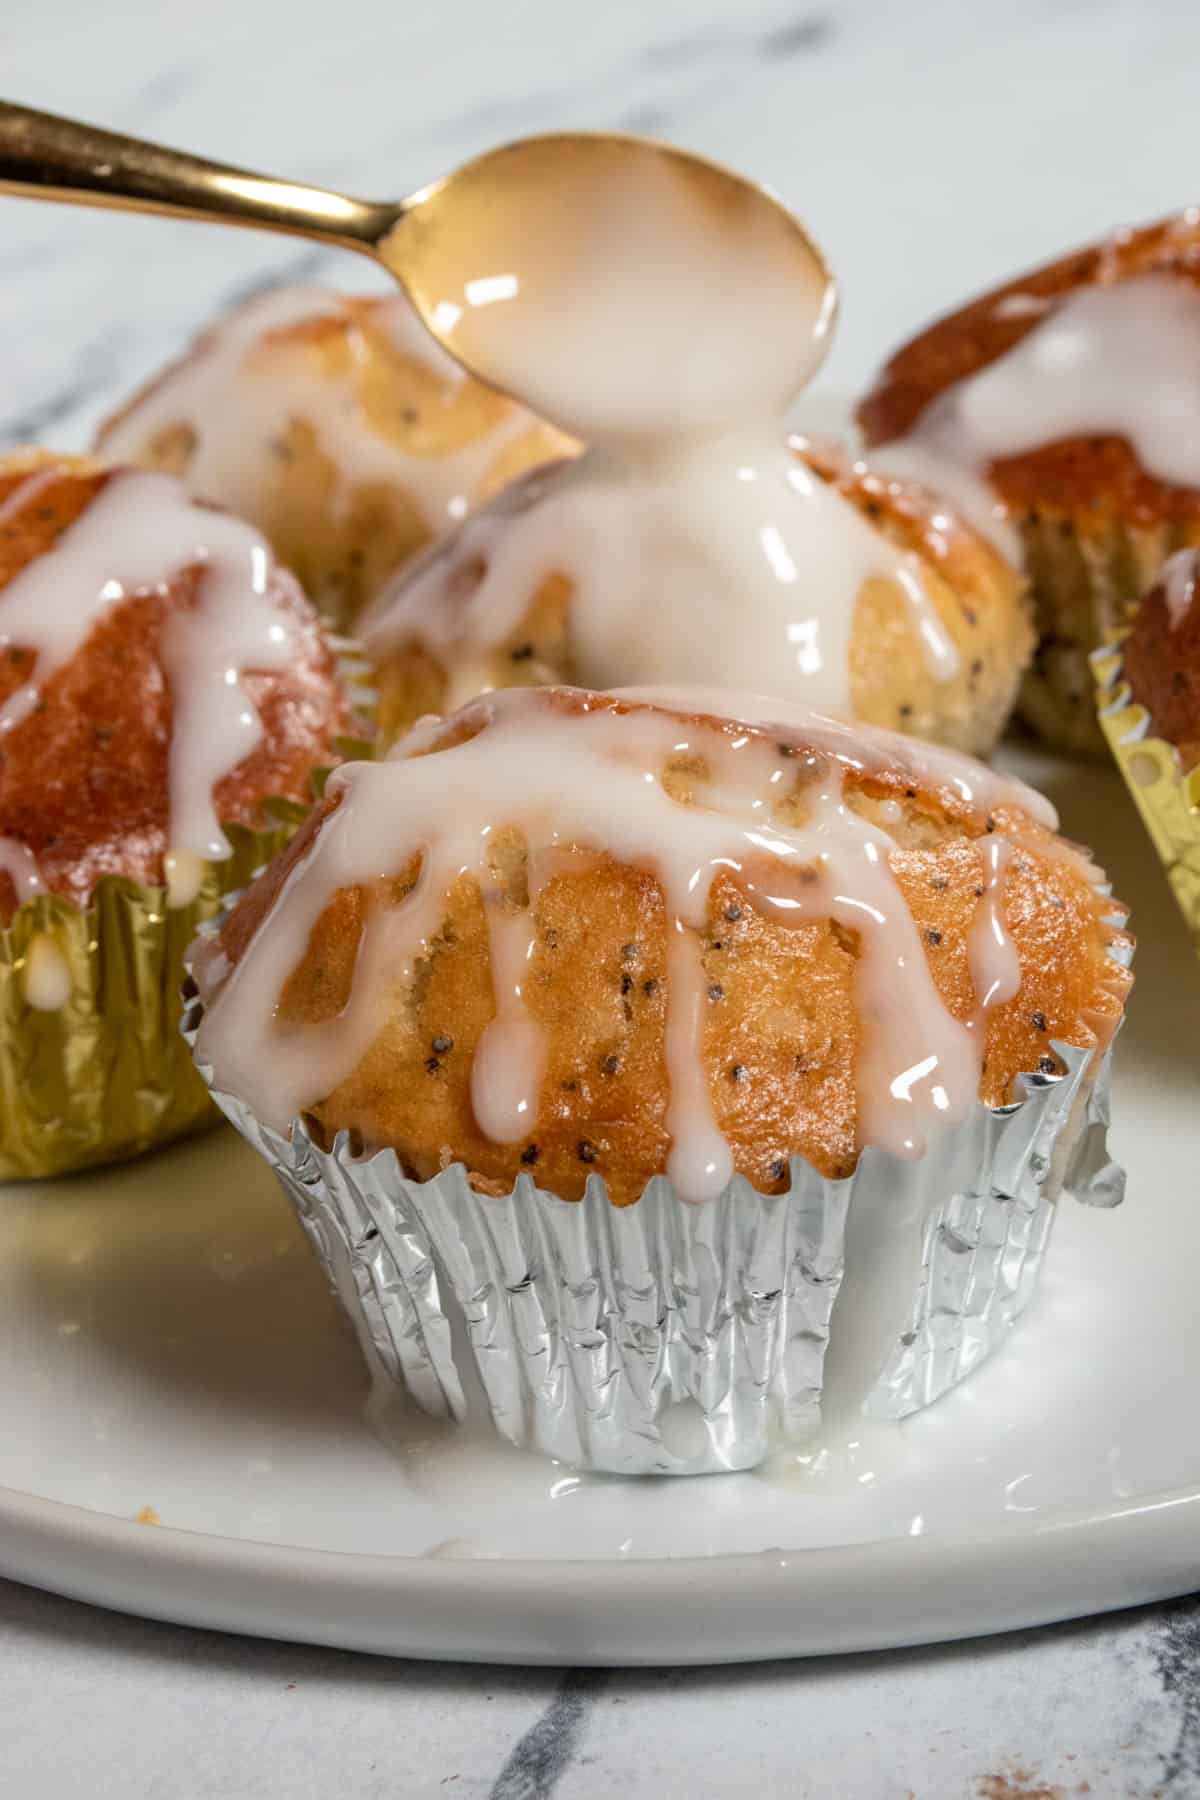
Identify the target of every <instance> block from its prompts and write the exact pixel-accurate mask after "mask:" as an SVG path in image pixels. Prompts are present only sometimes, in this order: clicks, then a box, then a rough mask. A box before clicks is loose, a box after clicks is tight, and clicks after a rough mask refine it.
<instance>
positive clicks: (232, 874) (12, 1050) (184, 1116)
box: [0, 639, 374, 1181]
mask: <svg viewBox="0 0 1200 1800" xmlns="http://www.w3.org/2000/svg"><path fill="white" fill-rule="evenodd" d="M330 642H331V644H332V646H333V648H334V649H335V650H336V651H337V652H338V667H339V673H340V675H341V678H342V680H343V682H344V684H345V685H346V688H347V690H348V692H349V694H350V696H351V698H352V700H353V703H354V706H355V724H356V725H358V726H360V727H361V728H362V729H364V730H367V729H370V724H371V720H370V707H371V704H372V702H373V699H374V696H373V694H372V693H371V691H370V690H369V689H368V688H367V687H366V685H365V679H366V674H367V665H366V664H365V662H363V661H362V659H361V653H360V652H359V650H358V646H357V645H356V644H355V643H354V642H353V640H350V639H341V640H338V639H331V640H330ZM337 749H338V752H339V754H340V755H342V756H344V757H350V756H355V755H357V756H363V755H371V754H372V753H373V752H372V746H371V742H370V740H369V739H368V738H366V737H361V736H357V735H355V736H347V737H344V738H339V739H338V740H337ZM327 773H328V771H327V770H317V771H315V772H314V774H313V776H312V791H313V796H314V798H317V797H319V795H320V793H321V791H322V789H323V787H324V782H325V776H326V774H327ZM262 810H263V814H264V817H265V819H266V821H267V823H266V824H265V825H264V826H263V828H262V829H260V830H251V829H249V828H247V827H246V826H243V825H238V824H227V825H225V826H224V827H223V829H224V832H225V835H226V837H227V838H228V840H229V843H230V846H231V851H232V854H231V855H230V856H229V857H228V858H226V859H225V860H223V861H221V862H210V863H207V864H206V865H205V874H204V878H203V881H202V882H201V884H200V887H199V889H198V891H197V893H196V896H195V898H194V899H193V900H192V901H191V903H190V904H189V905H187V906H181V907H177V908H171V907H168V906H167V904H166V899H167V895H166V889H165V888H164V887H160V886H156V885H151V884H146V883H143V882H137V881H131V880H128V879H127V878H125V877H124V876H116V875H106V876H103V877H101V879H100V881H99V883H98V884H97V888H96V895H95V898H94V900H93V902H92V904H91V905H90V906H88V907H87V908H86V909H81V908H79V907H78V906H75V905H74V904H73V903H72V902H71V901H70V900H67V899H64V898H63V897H62V896H61V895H57V894H39V895H37V896H35V897H34V898H32V899H30V900H26V901H24V902H23V903H22V904H21V905H20V906H19V907H18V908H17V910H16V912H15V913H14V914H13V917H12V919H11V921H10V922H9V924H8V925H7V926H4V927H0V1180H4V1181H12V1180H24V1179H30V1178H33V1177H41V1176H54V1175H70V1174H73V1173H76V1172H78V1171H79V1170H82V1169H89V1168H95V1167H97V1166H99V1165H101V1164H104V1163H112V1162H122V1161H125V1160H127V1159H128V1158H129V1157H132V1156H140V1155H141V1154H142V1152H143V1151H146V1150H152V1149H155V1148H157V1147H158V1146H160V1145H163V1144H168V1143H170V1142H171V1141H172V1140H173V1139H175V1138H180V1137H184V1136H186V1135H188V1134H189V1133H191V1132H195V1131H200V1130H203V1129H205V1128H206V1127H210V1126H213V1125H215V1124H217V1123H218V1121H219V1119H220V1114H219V1113H218V1112H217V1110H216V1108H215V1107H214V1106H213V1104H212V1101H211V1100H210V1099H209V1096H208V1092H207V1090H206V1088H205V1086H204V1083H203V1082H202V1081H201V1080H200V1078H199V1076H198V1075H197V1074H196V1070H195V1068H194V1066H193V1064H192V1061H191V1058H190V1056H189V1055H188V1054H187V1050H186V1047H185V1046H184V1044H183V1042H182V1040H181V1038H180V1035H179V1021H180V1015H181V1012H182V1004H183V1003H182V998H181V994H180V985H181V982H182V980H183V969H184V958H185V955H186V952H187V949H188V946H189V945H190V944H191V943H192V941H193V940H194V938H195V936H196V933H197V931H198V930H199V928H200V927H201V925H203V924H204V922H205V921H206V920H208V919H211V918H212V917H213V916H214V915H215V914H217V913H218V912H219V911H220V910H221V909H222V907H224V906H225V905H226V904H227V903H228V901H229V899H230V898H231V896H232V895H234V894H236V893H238V892H240V891H241V890H242V889H243V888H244V887H245V886H246V885H247V883H248V882H249V881H250V880H251V879H252V878H253V876H254V875H256V874H257V873H258V871H259V870H260V869H261V868H262V867H263V866H264V864H266V863H267V862H269V861H270V860H271V858H272V857H273V856H274V855H276V854H277V852H278V851H279V850H281V849H282V848H283V846H284V845H285V844H286V843H287V842H288V840H289V838H291V837H292V836H293V834H294V833H295V831H296V828H297V826H298V825H299V824H300V823H301V822H302V821H303V820H304V819H305V818H306V817H307V814H308V812H309V807H308V806H307V805H305V804H302V803H301V802H299V801H294V800H287V799H283V798H274V799H269V800H267V801H266V802H265V804H264V806H263V809H262ZM47 980H48V981H49V982H50V983H51V984H55V983H61V988H62V990H63V992H64V994H65V998H64V1000H63V1003H62V1004H61V1005H50V1006H46V1007H39V1006H37V1005H34V1004H32V1003H31V998H30V997H31V995H33V997H34V998H35V999H36V998H38V997H39V993H38V990H39V986H42V985H44V984H45V982H46V981H47Z"/></svg>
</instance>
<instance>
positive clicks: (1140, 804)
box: [1092, 640, 1200, 952]
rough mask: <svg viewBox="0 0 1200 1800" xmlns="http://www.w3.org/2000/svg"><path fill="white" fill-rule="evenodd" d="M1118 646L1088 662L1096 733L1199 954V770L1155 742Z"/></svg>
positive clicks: (1162, 741)
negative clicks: (1107, 750) (1110, 755)
mask: <svg viewBox="0 0 1200 1800" xmlns="http://www.w3.org/2000/svg"><path fill="white" fill-rule="evenodd" d="M1122 641H1123V640H1118V641H1117V642H1116V643H1112V644H1106V645H1105V646H1104V647H1103V648H1102V649H1100V650H1097V651H1096V652H1095V654H1094V655H1093V657H1092V671H1093V674H1094V676H1095V681H1096V690H1097V705H1098V709H1099V719H1100V729H1101V731H1102V732H1103V733H1104V736H1105V739H1106V740H1107V742H1108V746H1109V748H1110V749H1111V751H1112V753H1113V756H1114V757H1115V758H1116V761H1117V766H1118V768H1119V769H1120V771H1121V774H1122V775H1123V776H1124V778H1125V785H1126V786H1127V787H1128V789H1129V791H1130V793H1131V794H1132V795H1133V799H1134V804H1135V805H1136V807H1137V809H1138V812H1139V813H1140V814H1141V816H1142V821H1143V823H1144V824H1145V827H1146V830H1147V831H1148V832H1149V834H1150V839H1151V841H1152V843H1153V845H1154V848H1155V849H1156V850H1157V852H1158V854H1159V856H1160V857H1161V859H1162V862H1163V865H1164V867H1165V868H1166V871H1167V879H1168V880H1169V881H1170V883H1171V887H1172V889H1173V891H1174V894H1175V898H1176V900H1177V901H1178V902H1179V906H1180V909H1181V911H1182V913H1183V916H1184V918H1185V919H1186V920H1187V923H1188V927H1189V929H1190V931H1191V934H1192V940H1193V942H1194V943H1195V946H1196V949H1197V952H1200V768H1196V769H1192V770H1190V771H1188V772H1186V773H1185V771H1184V768H1183V765H1182V763H1181V762H1180V760H1179V752H1178V750H1177V749H1176V748H1175V746H1174V744H1170V743H1168V742H1167V741H1166V740H1165V739H1164V738H1160V737H1155V735H1154V721H1153V720H1152V719H1151V717H1150V714H1149V713H1148V712H1147V710H1146V708H1145V707H1144V706H1141V705H1139V703H1138V702H1137V701H1135V700H1134V699H1133V697H1132V695H1131V694H1130V691H1129V685H1128V683H1127V682H1126V680H1125V675H1124V668H1123V664H1122V658H1121V642H1122Z"/></svg>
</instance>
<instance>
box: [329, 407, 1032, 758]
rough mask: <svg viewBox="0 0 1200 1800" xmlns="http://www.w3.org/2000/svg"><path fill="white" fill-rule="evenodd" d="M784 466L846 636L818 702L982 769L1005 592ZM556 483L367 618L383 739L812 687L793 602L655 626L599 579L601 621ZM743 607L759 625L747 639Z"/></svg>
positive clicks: (1000, 583)
mask: <svg viewBox="0 0 1200 1800" xmlns="http://www.w3.org/2000/svg"><path fill="white" fill-rule="evenodd" d="M791 448H792V451H793V454H794V456H795V457H796V459H797V472H798V473H800V472H803V475H804V478H805V480H806V482H807V488H804V487H802V488H800V489H799V490H798V491H796V492H793V493H790V494H789V495H787V500H788V502H789V503H790V506H791V508H792V509H793V510H794V513H795V515H796V527H795V528H796V530H797V532H798V533H805V532H808V533H809V534H810V535H811V536H812V537H814V538H815V539H816V540H817V542H818V543H820V542H821V541H822V539H823V538H830V539H832V540H833V541H834V542H835V543H838V540H839V539H840V540H842V542H841V543H838V547H837V549H836V550H835V551H834V552H833V553H832V554H831V555H830V556H829V557H828V558H827V562H826V566H822V567H818V568H817V570H816V571H815V574H814V579H816V580H820V581H824V582H828V584H829V590H830V605H831V607H835V608H836V607H839V606H842V607H844V608H845V611H846V613H847V615H848V618H849V620H850V622H849V623H848V624H842V623H841V622H839V623H838V624H837V625H836V626H835V627H834V631H835V636H836V635H839V634H840V635H841V636H842V637H844V639H845V640H846V641H845V642H844V643H842V644H840V645H839V646H837V648H836V650H835V654H836V655H837V656H838V657H840V659H841V661H842V662H843V663H844V665H845V667H844V671H843V675H842V679H841V685H842V687H843V688H844V694H842V693H836V692H833V693H831V692H830V690H829V689H828V688H824V689H823V690H822V697H823V699H824V700H825V701H826V702H829V701H831V700H834V699H844V701H845V703H846V704H847V705H848V707H849V710H851V711H852V712H853V714H854V716H855V717H857V718H860V719H862V720H864V721H867V722H868V723H870V724H874V725H881V726H885V727H888V728H892V729H895V730H899V731H903V732H908V733H912V734H913V735H914V736H920V737H927V738H932V739H934V740H936V741H939V742H941V743H945V744H949V745H951V746H953V747H955V748H958V749H963V750H967V751H971V752H973V753H976V754H985V753H986V752H988V751H989V750H990V749H991V748H992V746H993V745H994V744H995V742H996V740H997V738H998V737H999V735H1000V732H1001V731H1002V730H1003V728H1004V725H1005V723H1006V722H1007V720H1008V717H1009V714H1010V712H1011V710H1012V706H1013V702H1014V699H1015V696H1016V690H1017V685H1018V682H1019V680H1020V677H1021V673H1022V671H1023V669H1024V668H1025V667H1026V665H1027V664H1028V661H1029V657H1030V654H1031V652H1032V647H1033V637H1032V630H1031V627H1030V622H1029V616H1028V605H1027V602H1026V599H1025V594H1024V584H1023V581H1022V579H1021V577H1020V576H1019V575H1018V574H1017V573H1016V572H1015V570H1014V569H1013V568H1012V566H1011V565H1010V564H1009V563H1008V562H1006V560H1005V559H1004V557H1003V556H1001V555H1000V554H999V552H998V551H996V550H994V549H993V548H992V546H991V545H990V544H989V543H987V542H986V541H985V540H984V539H983V538H982V537H980V536H979V535H978V534H977V533H975V532H973V531H972V530H971V529H970V528H969V527H967V526H966V525H965V524H963V523H962V521H961V520H960V519H958V518H957V517H956V515H955V514H954V513H953V512H952V510H951V509H950V508H949V507H947V506H946V505H944V504H943V503H941V502H940V501H938V500H936V499H935V498H933V497H932V496H930V495H929V494H927V493H926V492H925V491H924V490H923V489H921V488H919V487H917V486H915V485H913V484H910V483H904V482H899V481H893V480H885V479H883V478H881V477H880V476H878V475H877V474H876V473H874V472H873V471H872V470H871V469H870V467H869V466H868V465H866V464H863V463H861V462H856V463H852V462H851V461H850V460H849V459H848V458H847V457H845V456H844V455H843V454H842V453H841V452H840V451H839V450H838V449H837V448H836V447H835V446H832V445H829V444H826V443H820V444H818V443H815V442H813V441H810V440H807V439H802V438H795V439H793V440H792V441H791ZM581 467H582V465H581ZM574 473H575V472H574V471H570V470H566V471H563V472H561V473H557V472H555V471H545V472H542V473H541V474H538V475H534V476H532V477H530V478H528V479H527V480H526V481H524V482H523V483H520V484H518V486H517V487H515V488H514V489H513V490H511V491H510V492H509V493H508V494H506V495H504V496H502V497H501V498H500V499H499V500H498V501H497V502H495V503H494V504H493V505H492V507H490V508H488V509H485V511H484V512H483V513H482V514H480V515H479V516H478V517H477V518H476V519H475V520H473V521H470V522H469V523H468V524H467V525H466V526H465V527H464V528H463V529H462V530H461V531H460V532H459V533H458V534H457V535H455V536H452V537H450V538H448V539H447V540H446V541H445V542H444V543H443V545H441V546H440V547H438V548H436V549H435V550H434V551H433V552H432V553H431V554H430V556H429V557H428V558H427V559H426V560H425V561H424V562H422V563H421V564H418V565H417V566H416V567H415V568H414V569H413V570H411V571H410V572H409V573H407V574H404V573H402V574H401V575H400V576H399V577H398V578H397V579H396V580H395V581H394V582H393V583H391V584H390V585H389V587H388V588H387V589H385V590H384V592H383V593H382V594H381V595H380V597H379V599H378V601H377V602H376V604H375V605H374V606H373V607H372V608H370V609H369V611H368V613H367V614H366V616H365V617H364V619H363V621H362V635H363V639H364V642H365V644H366V646H367V648H368V652H369V654H370V656H371V658H372V660H373V662H374V663H375V666H376V673H377V679H378V686H379V703H380V719H381V728H382V729H383V731H384V733H385V735H387V736H389V737H391V736H395V735H396V734H397V733H398V732H400V731H401V730H403V729H405V728H406V727H407V726H408V725H410V724H411V723H413V721H414V720H415V719H417V718H419V717H421V716H422V715H423V714H424V713H428V712H440V711H444V710H445V709H446V708H447V707H448V706H449V707H453V706H454V705H457V704H460V703H461V702H463V701H464V700H466V699H468V698H469V697H470V696H471V695H472V694H474V693H477V692H480V691H484V690H487V689H492V688H497V687H510V686H522V685H530V686H536V685H539V684H544V683H554V682H575V681H579V682H583V683H586V684H588V685H603V686H616V687H619V686H623V685H629V684H635V685H636V684H637V683H639V682H646V681H655V680H663V679H667V680H675V679H682V680H689V681H701V682H718V681H728V680H738V681H741V682H744V683H746V684H749V685H751V686H754V687H758V688H761V689H762V691H764V692H771V693H777V694H780V695H782V696H789V697H793V698H803V697H804V696H805V695H806V694H807V693H808V691H809V689H810V688H811V686H812V683H813V680H814V675H815V674H816V673H817V672H818V670H819V667H820V659H819V658H817V659H815V660H816V662H817V669H814V668H813V667H812V666H806V663H805V657H806V655H809V654H810V653H811V650H812V640H811V636H809V637H806V636H805V635H804V633H805V631H806V630H807V629H808V625H807V623H806V622H805V621H804V619H803V616H802V615H803V602H801V604H800V606H799V607H798V606H797V604H796V602H795V600H794V599H793V598H792V593H791V591H788V590H783V592H782V593H780V590H778V589H774V590H772V591H769V592H767V593H766V594H765V595H763V596H762V597H761V598H760V597H759V596H758V595H757V594H756V593H755V592H754V591H749V592H748V593H747V595H746V597H745V598H744V599H743V600H742V601H741V603H740V604H738V603H734V602H731V601H729V599H728V598H726V601H725V603H724V604H723V605H721V606H719V607H716V608H712V609H707V610H704V609H702V608H700V607H699V606H698V605H697V604H696V593H695V590H694V588H693V587H692V586H690V585H688V586H685V587H684V589H683V590H682V591H681V593H680V595H679V605H678V606H676V607H674V609H673V610H672V602H671V598H670V595H669V593H659V592H658V591H657V590H656V587H655V583H654V579H653V576H652V575H651V577H650V579H649V580H648V582H647V590H646V594H645V597H644V600H642V601H641V603H640V605H639V604H637V603H635V604H634V605H632V606H631V604H630V593H631V588H630V586H629V584H628V582H627V580H626V572H625V570H624V569H622V568H621V567H619V566H618V568H617V570H616V583H617V584H619V591H618V592H616V593H614V594H613V595H612V596H611V598H608V597H606V601H607V604H608V608H609V610H608V616H607V617H605V616H603V614H601V613H600V611H599V608H598V607H597V605H596V604H595V603H593V602H592V601H591V600H590V598H589V594H588V589H589V587H591V586H593V585H594V584H595V579H596V578H595V562H596V556H597V552H596V549H595V540H596V539H597V538H599V539H600V540H601V544H600V551H599V554H600V555H603V554H604V540H605V539H607V538H609V537H610V536H611V535H612V534H610V533H608V532H605V533H593V534H592V539H591V540H590V541H589V542H588V543H587V546H586V550H587V552H588V553H590V555H591V559H592V560H591V562H590V563H589V562H588V561H587V560H585V546H584V544H583V543H582V542H580V540H579V537H578V533H577V528H576V527H575V525H574V523H573V521H572V520H571V519H570V517H569V516H564V511H563V508H562V494H561V491H560V483H564V478H565V482H566V483H571V482H572V480H573V477H574ZM567 491H568V496H569V493H570V488H569V487H568V490H567ZM818 497H822V498H824V500H825V502H826V504H825V507H824V508H820V509H818V508H813V511H814V514H815V516H814V518H813V519H812V521H811V522H810V521H808V520H807V519H806V517H805V502H806V500H807V501H811V500H815V499H817V498H818ZM663 510H664V511H666V509H665V508H664V509H663ZM619 523H620V522H619V521H614V528H613V529H614V532H615V531H616V529H617V528H618V526H619ZM676 529H677V527H676V526H675V524H674V522H673V521H671V522H669V524H668V526H667V527H666V529H665V530H663V531H660V532H659V533H658V534H657V535H655V533H653V532H650V531H647V532H646V533H645V534H644V538H643V540H642V541H643V542H644V543H645V546H646V550H645V554H646V556H647V557H648V558H651V557H654V556H661V554H662V544H661V541H660V539H661V537H663V536H668V537H669V535H670V533H671V532H672V531H675V530H676ZM747 537H748V540H749V549H747V548H746V547H741V548H742V551H743V555H744V556H745V558H746V560H749V550H752V549H753V545H754V541H755V540H754V537H753V534H752V533H748V534H747ZM777 596H778V597H779V598H781V599H782V601H783V605H782V607H780V606H779V605H777V604H776V599H777ZM756 606H757V607H759V608H760V609H761V611H762V614H763V620H762V624H761V626H760V627H758V628H755V627H753V626H750V627H749V628H748V620H747V615H748V613H750V612H751V610H752V609H753V608H755V607H756ZM651 607H652V608H654V609H655V611H656V613H657V614H658V615H659V616H660V617H662V618H663V619H664V620H665V623H664V625H663V628H662V631H661V633H660V634H659V635H658V636H657V637H656V638H654V639H651V640H650V641H647V639H646V636H645V633H644V630H643V628H642V626H641V625H640V624H639V622H638V621H637V619H636V617H634V616H631V615H636V613H637V612H639V611H644V610H645V609H648V608H651ZM818 610H819V609H818ZM797 612H799V613H800V614H801V618H800V620H799V622H797V617H796V615H797ZM797 634H799V635H797ZM664 640H665V641H664ZM823 673H824V672H822V674H823Z"/></svg>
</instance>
